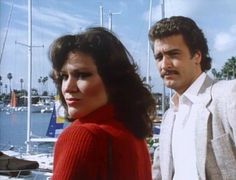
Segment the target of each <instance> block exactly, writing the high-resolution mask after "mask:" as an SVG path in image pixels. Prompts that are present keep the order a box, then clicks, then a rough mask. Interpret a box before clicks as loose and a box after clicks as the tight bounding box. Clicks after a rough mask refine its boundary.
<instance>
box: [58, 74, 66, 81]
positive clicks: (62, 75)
mask: <svg viewBox="0 0 236 180" xmlns="http://www.w3.org/2000/svg"><path fill="white" fill-rule="evenodd" d="M59 78H60V79H61V80H66V79H68V75H67V74H60V75H59Z"/></svg>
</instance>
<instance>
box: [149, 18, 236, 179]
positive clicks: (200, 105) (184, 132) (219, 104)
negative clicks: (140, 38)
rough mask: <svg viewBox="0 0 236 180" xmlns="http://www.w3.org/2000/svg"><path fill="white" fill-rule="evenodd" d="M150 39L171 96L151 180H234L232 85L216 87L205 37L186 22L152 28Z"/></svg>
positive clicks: (235, 93)
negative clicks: (211, 76)
mask: <svg viewBox="0 0 236 180" xmlns="http://www.w3.org/2000/svg"><path fill="white" fill-rule="evenodd" d="M149 40H150V42H151V46H152V49H153V52H154V57H155V61H156V65H157V68H158V70H159V72H160V75H161V77H162V78H163V81H164V83H165V85H166V86H167V87H169V88H171V89H173V90H174V91H175V94H174V95H173V97H172V98H171V104H170V108H169V109H168V110H167V111H166V113H165V115H164V116H163V119H162V125H161V133H160V149H159V150H158V151H156V152H155V153H156V155H157V156H155V158H154V163H153V176H154V177H153V179H163V180H172V179H173V180H197V179H201V180H209V179H210V180H223V179H225V180H226V179H227V180H233V179H234V180H235V179H236V145H235V139H236V80H232V81H219V82H214V81H213V80H212V79H211V78H210V77H209V76H208V75H207V74H206V71H207V70H209V69H210V68H211V58H210V56H209V54H208V46H207V41H206V38H205V37H204V34H203V32H202V31H201V29H199V27H198V26H197V25H196V23H195V22H194V21H193V20H192V19H190V18H187V17H182V16H173V17H170V18H164V19H162V20H160V21H159V22H157V23H155V24H154V25H153V26H152V28H151V29H150V31H149Z"/></svg>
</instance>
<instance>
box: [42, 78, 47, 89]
mask: <svg viewBox="0 0 236 180" xmlns="http://www.w3.org/2000/svg"><path fill="white" fill-rule="evenodd" d="M47 81H48V77H47V76H45V77H44V78H43V80H42V83H43V86H44V91H45V90H46V82H47Z"/></svg>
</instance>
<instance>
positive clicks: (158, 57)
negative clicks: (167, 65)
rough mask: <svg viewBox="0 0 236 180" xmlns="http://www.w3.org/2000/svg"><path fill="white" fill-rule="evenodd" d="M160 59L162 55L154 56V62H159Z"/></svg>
mask: <svg viewBox="0 0 236 180" xmlns="http://www.w3.org/2000/svg"><path fill="white" fill-rule="evenodd" d="M162 58H163V56H162V55H157V56H155V60H156V61H161V60H162Z"/></svg>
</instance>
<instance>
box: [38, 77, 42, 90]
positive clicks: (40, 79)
mask: <svg viewBox="0 0 236 180" xmlns="http://www.w3.org/2000/svg"><path fill="white" fill-rule="evenodd" d="M42 79H43V78H42V76H40V78H39V79H38V83H39V93H40V92H42V87H41V83H42ZM41 94H42V93H41Z"/></svg>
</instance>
